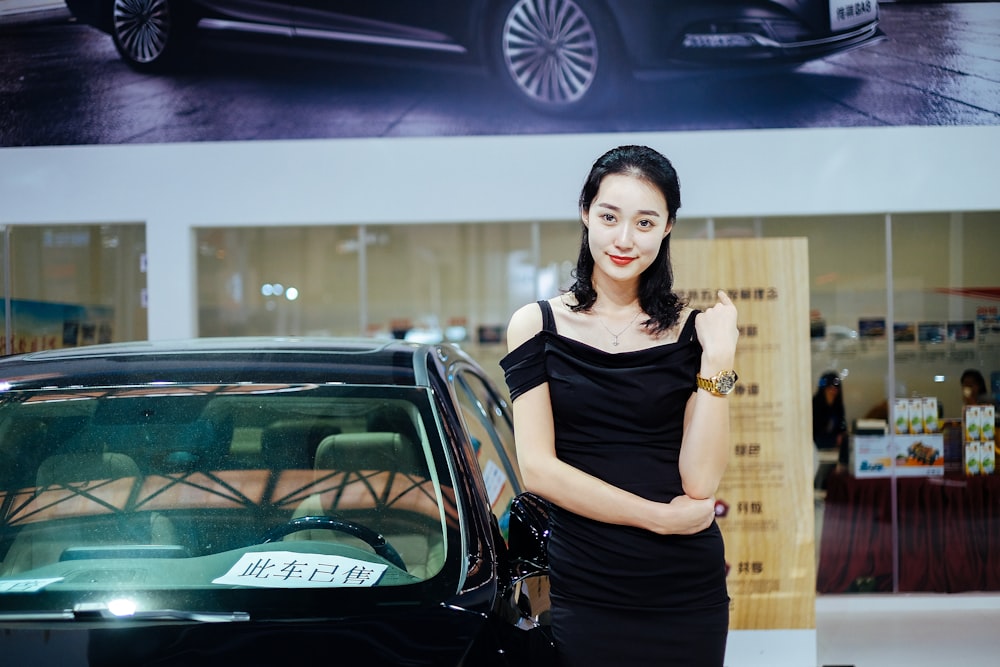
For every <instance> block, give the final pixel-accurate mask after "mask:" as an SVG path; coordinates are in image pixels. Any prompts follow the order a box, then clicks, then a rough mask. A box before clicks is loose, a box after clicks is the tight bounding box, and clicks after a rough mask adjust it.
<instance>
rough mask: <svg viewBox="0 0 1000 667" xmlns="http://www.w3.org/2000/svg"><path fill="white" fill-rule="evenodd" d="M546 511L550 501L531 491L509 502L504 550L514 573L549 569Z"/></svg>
mask: <svg viewBox="0 0 1000 667" xmlns="http://www.w3.org/2000/svg"><path fill="white" fill-rule="evenodd" d="M549 511H550V506H549V503H548V502H547V501H546V500H544V499H542V498H540V497H539V496H536V495H535V494H533V493H522V494H520V495H518V496H516V497H515V498H514V500H513V501H512V502H511V506H510V525H509V527H508V532H507V551H508V554H509V555H510V559H511V563H512V564H513V568H514V575H515V576H518V577H523V576H526V575H530V574H535V573H538V572H544V571H547V570H548V567H549V548H548V545H549Z"/></svg>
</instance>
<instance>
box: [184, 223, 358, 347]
mask: <svg viewBox="0 0 1000 667" xmlns="http://www.w3.org/2000/svg"><path fill="white" fill-rule="evenodd" d="M196 239H197V247H198V262H197V266H198V334H199V335H200V336H246V335H277V336H286V335H297V336H307V335H321V336H329V335H334V336H357V335H359V334H361V333H363V332H364V324H363V320H362V312H361V306H360V304H361V303H362V299H361V285H360V283H359V281H358V276H359V273H358V269H359V265H360V264H359V261H360V260H359V256H360V254H359V250H360V243H359V235H358V228H357V227H329V226H328V227H291V226H289V227H268V228H248V227H239V228H225V229H223V228H209V229H199V230H197V231H196Z"/></svg>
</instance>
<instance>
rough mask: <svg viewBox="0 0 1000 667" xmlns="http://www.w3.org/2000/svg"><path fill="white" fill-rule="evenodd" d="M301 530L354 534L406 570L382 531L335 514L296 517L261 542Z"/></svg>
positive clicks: (265, 542)
mask: <svg viewBox="0 0 1000 667" xmlns="http://www.w3.org/2000/svg"><path fill="white" fill-rule="evenodd" d="M300 530H333V531H336V532H339V533H347V534H348V535H353V536H354V537H356V538H358V539H359V540H361V541H362V542H364V543H365V544H367V545H368V546H370V547H371V548H372V549H373V550H374V551H375V553H377V554H378V555H379V556H381V557H382V558H384V559H386V560H387V561H389V562H390V563H392V564H393V565H395V566H396V567H398V568H399V569H401V570H403V571H404V572H405V571H406V563H404V562H403V557H402V556H400V555H399V552H398V551H396V549H395V547H393V546H392V545H391V544H389V543H388V542H387V541H386V539H385V538H384V537H382V534H381V533H378V532H376V531H374V530H372V529H371V528H369V527H367V526H362V525H361V524H360V523H355V522H353V521H348V520H347V519H339V518H337V517H333V516H300V517H296V518H294V519H292V520H291V521H289V522H288V523H286V524H284V525H283V526H276V527H274V528H272V529H271V530H269V531H268V532H267V534H266V535H265V536H264V539H262V540H261V541H260V543H261V544H267V543H268V542H276V541H278V540H280V539H281V538H282V537H284V536H285V535H290V534H292V533H297V532H299V531H300Z"/></svg>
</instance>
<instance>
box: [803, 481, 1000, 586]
mask: <svg viewBox="0 0 1000 667" xmlns="http://www.w3.org/2000/svg"><path fill="white" fill-rule="evenodd" d="M892 484H893V479H891V478H889V477H878V478H863V477H855V476H854V475H852V474H851V473H849V472H843V471H835V472H832V473H831V474H830V476H829V477H828V479H827V486H826V500H825V506H824V510H823V527H822V534H821V541H820V557H819V565H818V570H817V578H816V590H817V592H819V593H848V592H891V591H892V590H893V576H892V571H893V553H892V496H891V488H892ZM895 486H896V491H897V515H898V526H899V591H900V592H907V593H909V592H935V593H960V592H965V591H997V590H1000V475H996V474H994V475H977V476H971V477H967V476H965V475H963V474H961V473H947V474H945V475H944V476H943V477H897V478H895Z"/></svg>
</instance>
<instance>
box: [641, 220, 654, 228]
mask: <svg viewBox="0 0 1000 667" xmlns="http://www.w3.org/2000/svg"><path fill="white" fill-rule="evenodd" d="M639 226H640V227H646V228H648V227H652V226H653V221H652V220H640V221H639Z"/></svg>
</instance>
